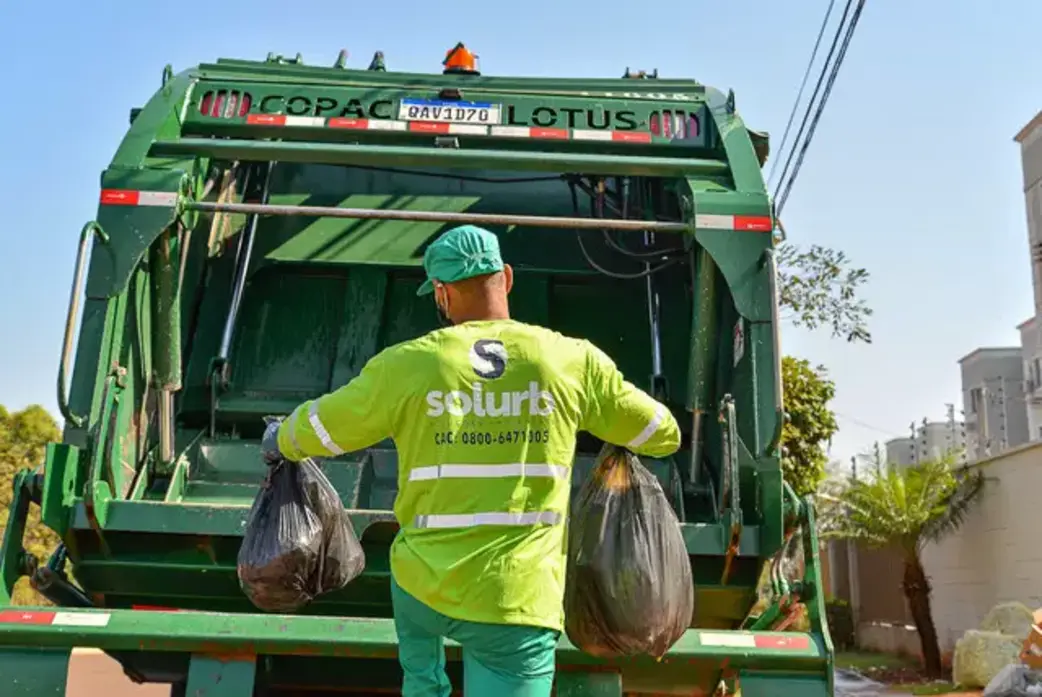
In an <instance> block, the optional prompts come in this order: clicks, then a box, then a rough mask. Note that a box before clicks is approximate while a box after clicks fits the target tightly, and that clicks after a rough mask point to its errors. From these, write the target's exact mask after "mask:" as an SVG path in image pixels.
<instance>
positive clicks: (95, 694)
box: [65, 649, 170, 697]
mask: <svg viewBox="0 0 1042 697" xmlns="http://www.w3.org/2000/svg"><path fill="white" fill-rule="evenodd" d="M102 696H103V697H170V686H169V685H138V684H136V683H134V682H132V681H131V680H130V678H128V677H127V676H126V675H124V674H123V668H121V667H120V665H119V663H116V661H114V660H112V659H111V658H109V657H108V656H106V655H105V654H104V653H102V652H101V651H98V650H96V649H76V650H75V651H73V652H72V660H71V661H70V662H69V682H68V686H67V687H66V690H65V697H102Z"/></svg>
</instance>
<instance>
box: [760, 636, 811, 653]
mask: <svg viewBox="0 0 1042 697" xmlns="http://www.w3.org/2000/svg"><path fill="white" fill-rule="evenodd" d="M755 640H756V648H758V649H791V650H799V649H809V648H810V637H809V636H807V635H806V634H791V635H786V636H779V635H773V636H771V635H764V634H757V635H756V637H755Z"/></svg>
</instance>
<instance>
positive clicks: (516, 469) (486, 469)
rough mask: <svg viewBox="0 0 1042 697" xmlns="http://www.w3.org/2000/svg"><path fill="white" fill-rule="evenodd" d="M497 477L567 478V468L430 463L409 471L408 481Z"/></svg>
mask: <svg viewBox="0 0 1042 697" xmlns="http://www.w3.org/2000/svg"><path fill="white" fill-rule="evenodd" d="M485 477H488V478H499V477H552V478H554V479H567V478H568V468H567V467H564V466H562V465H546V464H543V463H530V462H515V463H511V464H507V465H431V466H429V467H417V468H415V469H413V470H411V471H410V472H409V481H410V482H423V481H429V480H431V479H481V478H485Z"/></svg>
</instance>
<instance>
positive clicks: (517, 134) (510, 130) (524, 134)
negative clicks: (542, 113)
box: [492, 126, 532, 138]
mask: <svg viewBox="0 0 1042 697" xmlns="http://www.w3.org/2000/svg"><path fill="white" fill-rule="evenodd" d="M492 135H494V136H503V137H506V138H529V137H531V135H532V129H531V128H529V127H528V126H493V127H492Z"/></svg>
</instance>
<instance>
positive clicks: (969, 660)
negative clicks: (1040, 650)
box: [952, 629, 1023, 687]
mask: <svg viewBox="0 0 1042 697" xmlns="http://www.w3.org/2000/svg"><path fill="white" fill-rule="evenodd" d="M1022 643H1023V637H1015V636H1011V635H1008V634H1002V633H1000V632H985V631H981V630H978V629H971V630H969V631H968V632H966V633H965V634H963V635H962V638H961V639H959V641H957V642H956V643H955V656H954V657H953V658H952V678H953V679H954V680H955V682H956V683H958V684H959V685H961V686H963V687H984V686H985V685H987V684H988V683H989V682H991V680H992V678H994V677H995V676H996V675H998V673H999V671H1001V670H1002V669H1003V668H1005V667H1006V666H1008V665H1010V664H1011V663H1019V662H1020V647H1021V644H1022Z"/></svg>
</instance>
